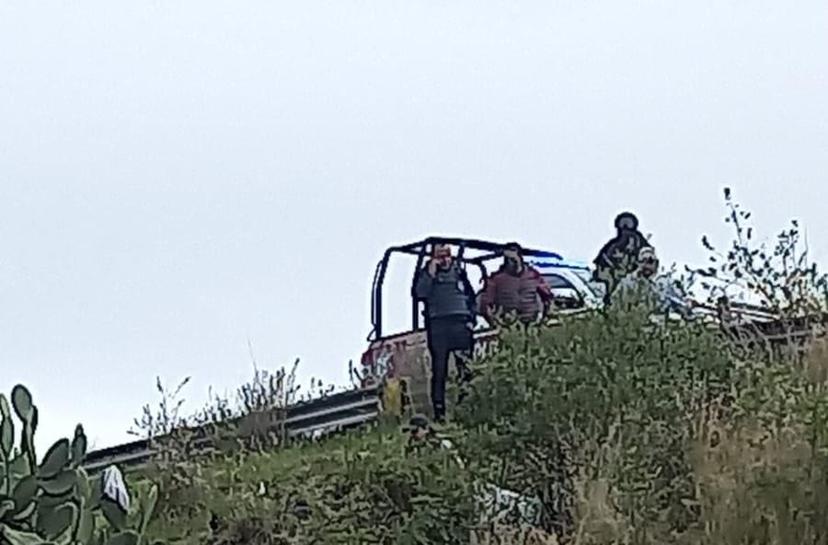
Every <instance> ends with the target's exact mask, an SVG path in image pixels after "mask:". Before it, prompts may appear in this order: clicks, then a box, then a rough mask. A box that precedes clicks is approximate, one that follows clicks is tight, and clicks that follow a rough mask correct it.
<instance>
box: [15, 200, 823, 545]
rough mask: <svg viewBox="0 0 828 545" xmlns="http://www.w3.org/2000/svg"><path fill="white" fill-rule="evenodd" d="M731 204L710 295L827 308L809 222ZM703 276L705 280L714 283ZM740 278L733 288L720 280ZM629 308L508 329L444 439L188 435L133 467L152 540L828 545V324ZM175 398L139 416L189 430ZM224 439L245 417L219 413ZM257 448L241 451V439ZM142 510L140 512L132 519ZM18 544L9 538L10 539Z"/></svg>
mask: <svg viewBox="0 0 828 545" xmlns="http://www.w3.org/2000/svg"><path fill="white" fill-rule="evenodd" d="M746 216H747V214H746V213H744V212H743V211H741V210H740V209H739V208H738V206H737V205H735V204H733V203H730V202H729V216H728V217H729V219H730V222H731V223H732V224H733V225H734V227H735V229H736V236H735V237H734V242H733V244H732V246H731V247H730V248H728V249H727V250H725V251H723V252H721V253H719V252H717V251H716V250H715V249H713V247H712V245H710V244H709V243H707V245H708V246H709V248H710V251H711V259H712V260H714V261H715V263H714V265H715V266H714V268H704V269H701V270H697V271H691V272H692V274H691V275H690V278H689V281H693V280H698V283H697V288H698V289H699V290H700V291H701V292H706V293H707V295H708V297H709V299H710V301H716V300H718V299H719V298H720V297H721V295H722V294H723V293H724V294H726V295H729V296H731V295H733V292H732V291H728V290H732V289H733V288H734V286H735V288H736V289H738V290H739V291H740V292H741V293H746V294H748V295H752V296H753V298H754V299H757V300H758V301H759V302H760V303H762V304H764V305H765V306H766V307H768V308H771V309H773V310H774V311H776V312H777V313H779V314H780V315H781V316H782V323H783V324H789V323H792V321H793V320H796V319H801V318H802V317H803V316H808V315H812V314H813V313H815V312H824V311H825V308H826V301H828V298H826V282H825V279H824V277H823V276H821V275H820V274H818V273H817V269H816V267H815V266H814V265H813V264H812V263H810V262H809V261H808V258H807V254H803V253H801V252H800V247H799V244H800V243H799V239H798V233H797V231H796V229H795V228H792V229H791V230H788V231H786V232H784V233H782V234H781V235H780V236H779V237H778V238H777V239H776V244H775V245H774V246H772V247H769V248H768V247H764V246H762V245H754V243H753V242H752V232H751V231H748V229H750V227H747V226H745V225H744V222H745V221H746V220H747V217H746ZM699 279H700V280H699ZM722 287H724V288H723V289H724V290H725V291H721V289H722ZM650 310H651V309H648V308H644V307H632V308H611V309H608V310H607V311H602V312H593V313H589V314H586V315H582V316H578V317H569V318H564V319H563V320H562V325H559V326H550V325H543V324H541V325H537V326H533V327H530V328H528V329H523V328H520V327H516V326H507V327H505V330H504V332H503V334H502V336H501V338H500V342H499V344H498V346H497V347H496V349H494V350H493V351H491V352H490V353H488V354H486V355H485V356H482V357H481V358H480V359H479V360H477V361H476V362H475V364H474V372H475V378H474V380H473V382H472V386H471V390H470V393H469V396H468V397H467V398H466V400H465V401H464V403H463V404H462V405H459V406H456V407H455V408H454V410H453V412H452V414H451V424H450V425H449V426H447V427H445V428H443V429H441V430H439V434H440V436H441V437H443V438H447V439H450V441H451V443H452V445H453V447H452V448H451V449H446V448H442V447H441V445H439V444H438V442H436V441H435V442H425V443H422V444H419V443H418V445H419V446H418V448H415V449H410V448H408V447H409V443H408V441H409V438H408V436H407V434H406V433H405V432H404V431H403V430H402V429H401V426H400V424H401V422H399V421H395V420H394V419H393V418H387V419H385V420H384V421H383V422H381V423H380V424H379V425H377V426H375V427H374V428H371V429H367V430H363V431H360V432H355V433H349V434H347V435H343V436H340V437H335V438H331V439H327V440H323V441H320V442H311V443H294V444H284V443H283V442H282V441H280V440H279V438H277V437H271V438H268V437H262V438H259V440H258V441H257V442H255V443H248V444H246V445H243V446H242V447H241V448H234V449H218V450H216V451H215V452H214V453H212V455H210V456H205V457H200V458H193V457H192V456H190V453H189V448H190V447H191V444H190V440H191V438H190V437H188V436H187V434H186V433H181V434H179V435H176V437H177V439H176V441H175V442H173V443H171V444H169V445H167V449H166V450H165V451H164V455H163V456H162V457H161V458H159V460H157V461H156V462H155V463H154V464H152V465H151V466H150V467H149V468H147V469H146V470H145V471H143V472H142V473H141V474H130V475H128V483H129V485H130V486H131V487H132V489H133V491H134V492H135V493H136V494H137V495H138V496H139V497H145V496H146V491H147V490H148V488H149V486H150V485H151V484H156V485H158V503H157V509H156V510H155V513H156V515H155V517H154V518H153V519H152V520H151V521H150V523H149V526H148V528H147V529H146V538H147V540H148V541H152V540H156V539H160V540H164V541H167V542H170V543H182V544H196V543H198V544H204V543H207V544H215V545H218V544H242V543H245V544H274V545H275V544H285V545H287V544H297V545H298V544H331V545H333V544H336V545H340V544H364V543H378V544H415V543H436V544H458V543H477V544H484V543H511V544H516V543H537V544H552V543H562V542H566V543H572V544H576V545H592V544H615V543H618V544H635V545H645V544H663V543H675V544H682V545H683V544H687V545H690V544H709V545H714V544H715V545H721V544H727V545H731V544H732V545H736V544H767V545H801V544H804V543H809V544H828V390H827V389H826V388H828V344H826V340H825V338H824V337H823V336H822V333H823V332H822V329H823V324H822V323H821V322H820V323H817V322H814V323H811V324H810V325H811V326H812V328H811V329H809V330H808V334H807V335H806V337H805V338H804V342H801V343H800V344H798V345H796V346H795V345H794V344H793V343H782V344H778V343H776V344H774V343H772V342H770V341H769V339H768V338H765V337H763V336H762V334H761V333H759V332H758V331H754V330H751V329H748V330H742V331H741V332H740V334H739V335H734V334H733V331H732V330H725V329H721V328H711V327H709V326H708V325H705V324H703V323H701V322H697V321H696V322H694V321H691V322H685V321H678V322H669V321H667V322H665V321H654V320H653V319H652V315H651V313H650ZM290 376H291V374H290V373H287V372H284V371H281V372H279V373H277V374H276V375H275V376H274V377H262V376H257V377H256V379H255V380H254V383H253V384H252V385H249V386H248V387H245V388H242V389H241V390H240V393H241V394H242V395H241V397H240V399H241V400H242V402H241V403H240V404H239V406H238V407H237V408H236V409H233V408H232V406H231V404H228V403H227V402H226V401H222V400H217V402H216V403H215V404H213V405H211V406H210V407H207V408H206V410H205V411H202V413H201V414H200V415H199V417H198V420H201V421H208V422H209V421H218V420H221V419H223V418H225V417H227V416H228V415H232V414H235V413H237V412H239V411H241V412H255V411H257V410H259V409H260V408H262V407H263V406H266V405H268V404H269V403H270V402H272V401H274V399H275V400H276V401H278V402H279V403H280V404H283V403H284V402H285V401H286V400H287V398H289V397H291V396H292V393H293V392H294V391H295V390H294V388H293V385H292V384H291V382H290V379H289V377H290ZM179 407H180V405H178V404H177V403H176V402H175V401H174V400H170V399H167V398H165V399H164V401H163V403H162V405H161V406H160V407H159V411H158V413H157V414H156V413H154V412H153V411H151V410H150V409H149V408H148V409H147V411H146V413H145V415H144V418H143V419H142V420H141V421H140V422H139V423H140V424H141V426H142V427H144V428H146V429H148V430H149V431H151V432H159V431H169V430H171V429H177V428H179V427H180V424H181V419H180V418H179V417H178V416H177V410H178V408H179ZM214 433H215V434H216V437H217V438H218V439H219V441H218V443H219V444H220V445H221V444H228V445H229V444H231V443H233V441H232V440H231V439H232V430H227V429H225V428H224V427H223V426H221V425H216V426H214ZM236 446H237V447H238V445H236ZM487 485H496V486H497V487H500V488H501V489H503V490H510V491H514V492H516V493H519V494H521V495H523V497H525V498H536V499H537V500H538V502H539V504H540V506H541V509H540V511H539V513H540V518H539V524H538V525H537V527H535V528H528V527H525V526H523V527H522V526H521V525H520V524H519V519H518V518H517V517H515V516H514V514H513V513H507V512H498V513H486V512H485V510H484V509H483V507H482V506H481V504H480V503H479V502H478V500H479V499H480V498H481V497H482V496H481V494H482V491H484V490H486V489H485V487H486V486H487ZM131 517H132V518H133V519H134V518H136V517H138V514H136V513H133V514H132V515H131ZM0 542H2V539H0Z"/></svg>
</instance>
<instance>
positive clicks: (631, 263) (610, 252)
mask: <svg viewBox="0 0 828 545" xmlns="http://www.w3.org/2000/svg"><path fill="white" fill-rule="evenodd" d="M615 229H616V234H615V237H613V238H612V239H610V240H609V241H608V242H607V243H606V244H604V246H603V247H602V248H601V250H600V251H599V252H598V256H597V257H596V258H595V260H594V262H593V263H594V264H595V271H594V273H593V278H594V279H595V280H596V281H599V282H602V283H603V284H604V285H605V286H606V289H605V290H604V293H605V296H604V302H605V303H609V299H610V295H611V294H612V293H613V292H614V291H615V289H616V288H617V287H618V283H619V282H620V281H621V280H622V279H623V278H624V277H625V276H627V275H628V274H630V273H632V272H634V271H635V270H636V269H637V268H638V253H639V252H640V251H641V249H642V248H645V247H651V246H650V243H649V241H648V240H647V239H646V237H645V236H644V235H643V234H641V232H640V231H639V230H638V218H637V217H635V214H633V213H632V212H622V213H621V214H619V215H618V216H617V217H616V218H615Z"/></svg>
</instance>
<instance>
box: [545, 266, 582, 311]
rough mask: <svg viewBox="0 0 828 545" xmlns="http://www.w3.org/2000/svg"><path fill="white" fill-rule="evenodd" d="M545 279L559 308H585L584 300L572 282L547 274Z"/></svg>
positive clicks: (556, 275) (559, 276)
mask: <svg viewBox="0 0 828 545" xmlns="http://www.w3.org/2000/svg"><path fill="white" fill-rule="evenodd" d="M543 278H544V279H545V280H546V282H547V283H548V284H549V287H550V288H551V289H552V297H553V300H554V302H555V305H556V306H557V307H558V308H564V309H573V308H581V307H583V306H584V304H585V303H584V298H583V297H582V295H581V294H580V293H579V292H578V290H577V289H576V288H575V286H574V285H573V284H572V282H570V281H569V280H567V279H566V278H564V277H563V276H561V275H558V274H545V275H543Z"/></svg>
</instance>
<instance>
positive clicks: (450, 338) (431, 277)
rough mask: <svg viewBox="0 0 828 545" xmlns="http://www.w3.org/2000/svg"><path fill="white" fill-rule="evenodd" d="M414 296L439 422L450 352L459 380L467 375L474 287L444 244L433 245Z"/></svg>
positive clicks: (444, 411) (470, 347)
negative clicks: (421, 306) (420, 307)
mask: <svg viewBox="0 0 828 545" xmlns="http://www.w3.org/2000/svg"><path fill="white" fill-rule="evenodd" d="M414 296H415V297H416V298H417V299H419V300H421V301H424V302H425V306H426V331H427V336H428V349H429V352H430V353H431V403H432V408H433V410H434V419H435V421H438V422H439V421H442V420H444V419H445V414H446V379H447V378H448V360H449V356H450V355H451V354H452V353H454V356H455V364H456V365H457V371H458V375H459V376H460V380H461V382H466V381H467V380H468V379H469V378H470V371H469V368H468V362H469V360H471V357H472V353H473V351H474V337H473V329H474V321H475V302H474V299H475V294H474V288H472V286H471V283H470V282H469V279H468V277H467V276H466V273H465V271H464V270H463V269H462V268H461V267H460V265H459V264H458V263H457V261H456V260H455V259H454V258H453V257H452V255H451V249H450V248H449V247H448V245H443V244H435V245H434V247H433V248H432V254H431V259H429V261H428V263H427V264H426V266H425V267H423V269H422V270H420V271H419V273H418V274H417V279H416V281H415V284H414ZM461 396H462V393H461Z"/></svg>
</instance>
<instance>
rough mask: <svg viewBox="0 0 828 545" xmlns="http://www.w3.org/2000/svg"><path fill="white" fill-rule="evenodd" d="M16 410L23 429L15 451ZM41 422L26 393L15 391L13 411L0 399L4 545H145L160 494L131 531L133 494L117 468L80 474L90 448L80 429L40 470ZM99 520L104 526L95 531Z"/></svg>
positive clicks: (144, 504) (0, 543) (151, 496)
mask: <svg viewBox="0 0 828 545" xmlns="http://www.w3.org/2000/svg"><path fill="white" fill-rule="evenodd" d="M12 411H13V412H14V415H15V416H17V419H18V420H19V422H20V438H19V443H18V444H17V445H15V439H16V436H17V434H16V427H15V422H14V419H13V417H12ZM37 419H38V412H37V407H36V406H35V405H34V403H33V401H32V396H31V394H30V393H29V391H28V390H27V389H26V388H25V387H24V386H21V385H18V386H15V387H14V389H13V390H12V395H11V405H10V404H9V402H8V399H7V398H6V397H5V396H4V395H2V394H0V545H51V544H54V545H143V544H144V534H145V532H146V528H147V525H148V523H149V520H150V518H151V517H152V514H153V511H154V509H155V503H156V499H157V495H158V490H157V488H155V487H153V488H152V489H150V492H149V493H148V494H147V495H146V497H145V498H143V501H141V502H139V504H138V507H139V508H140V518H139V525H138V528H137V529H130V528H128V527H127V515H128V514H129V510H130V502H129V492H128V490H127V488H126V484H125V482H124V479H123V475H121V472H120V471H119V470H118V468H116V467H114V466H113V467H110V468H108V469H107V470H106V471H105V472H104V475H103V477H102V478H95V479H90V478H89V475H87V473H86V471H84V469H83V467H81V464H82V462H83V459H84V457H85V456H86V445H87V441H86V435H85V434H84V432H83V427H82V426H80V425H78V426H77V427H76V428H75V434H74V436H73V438H72V440H71V441H70V440H69V439H61V440H60V441H57V442H56V443H55V444H54V445H52V447H51V448H50V449H49V450H48V451H47V452H46V454H45V455H44V456H43V459H42V460H41V461H40V463H38V458H37V454H36V452H35V447H34V434H35V431H36V430H37ZM98 513H101V514H102V515H103V517H98V516H96V515H97V514H98ZM101 518H102V519H103V521H105V523H106V524H105V525H102V527H101V528H97V527H96V526H97V521H98V520H100V519H101Z"/></svg>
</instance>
